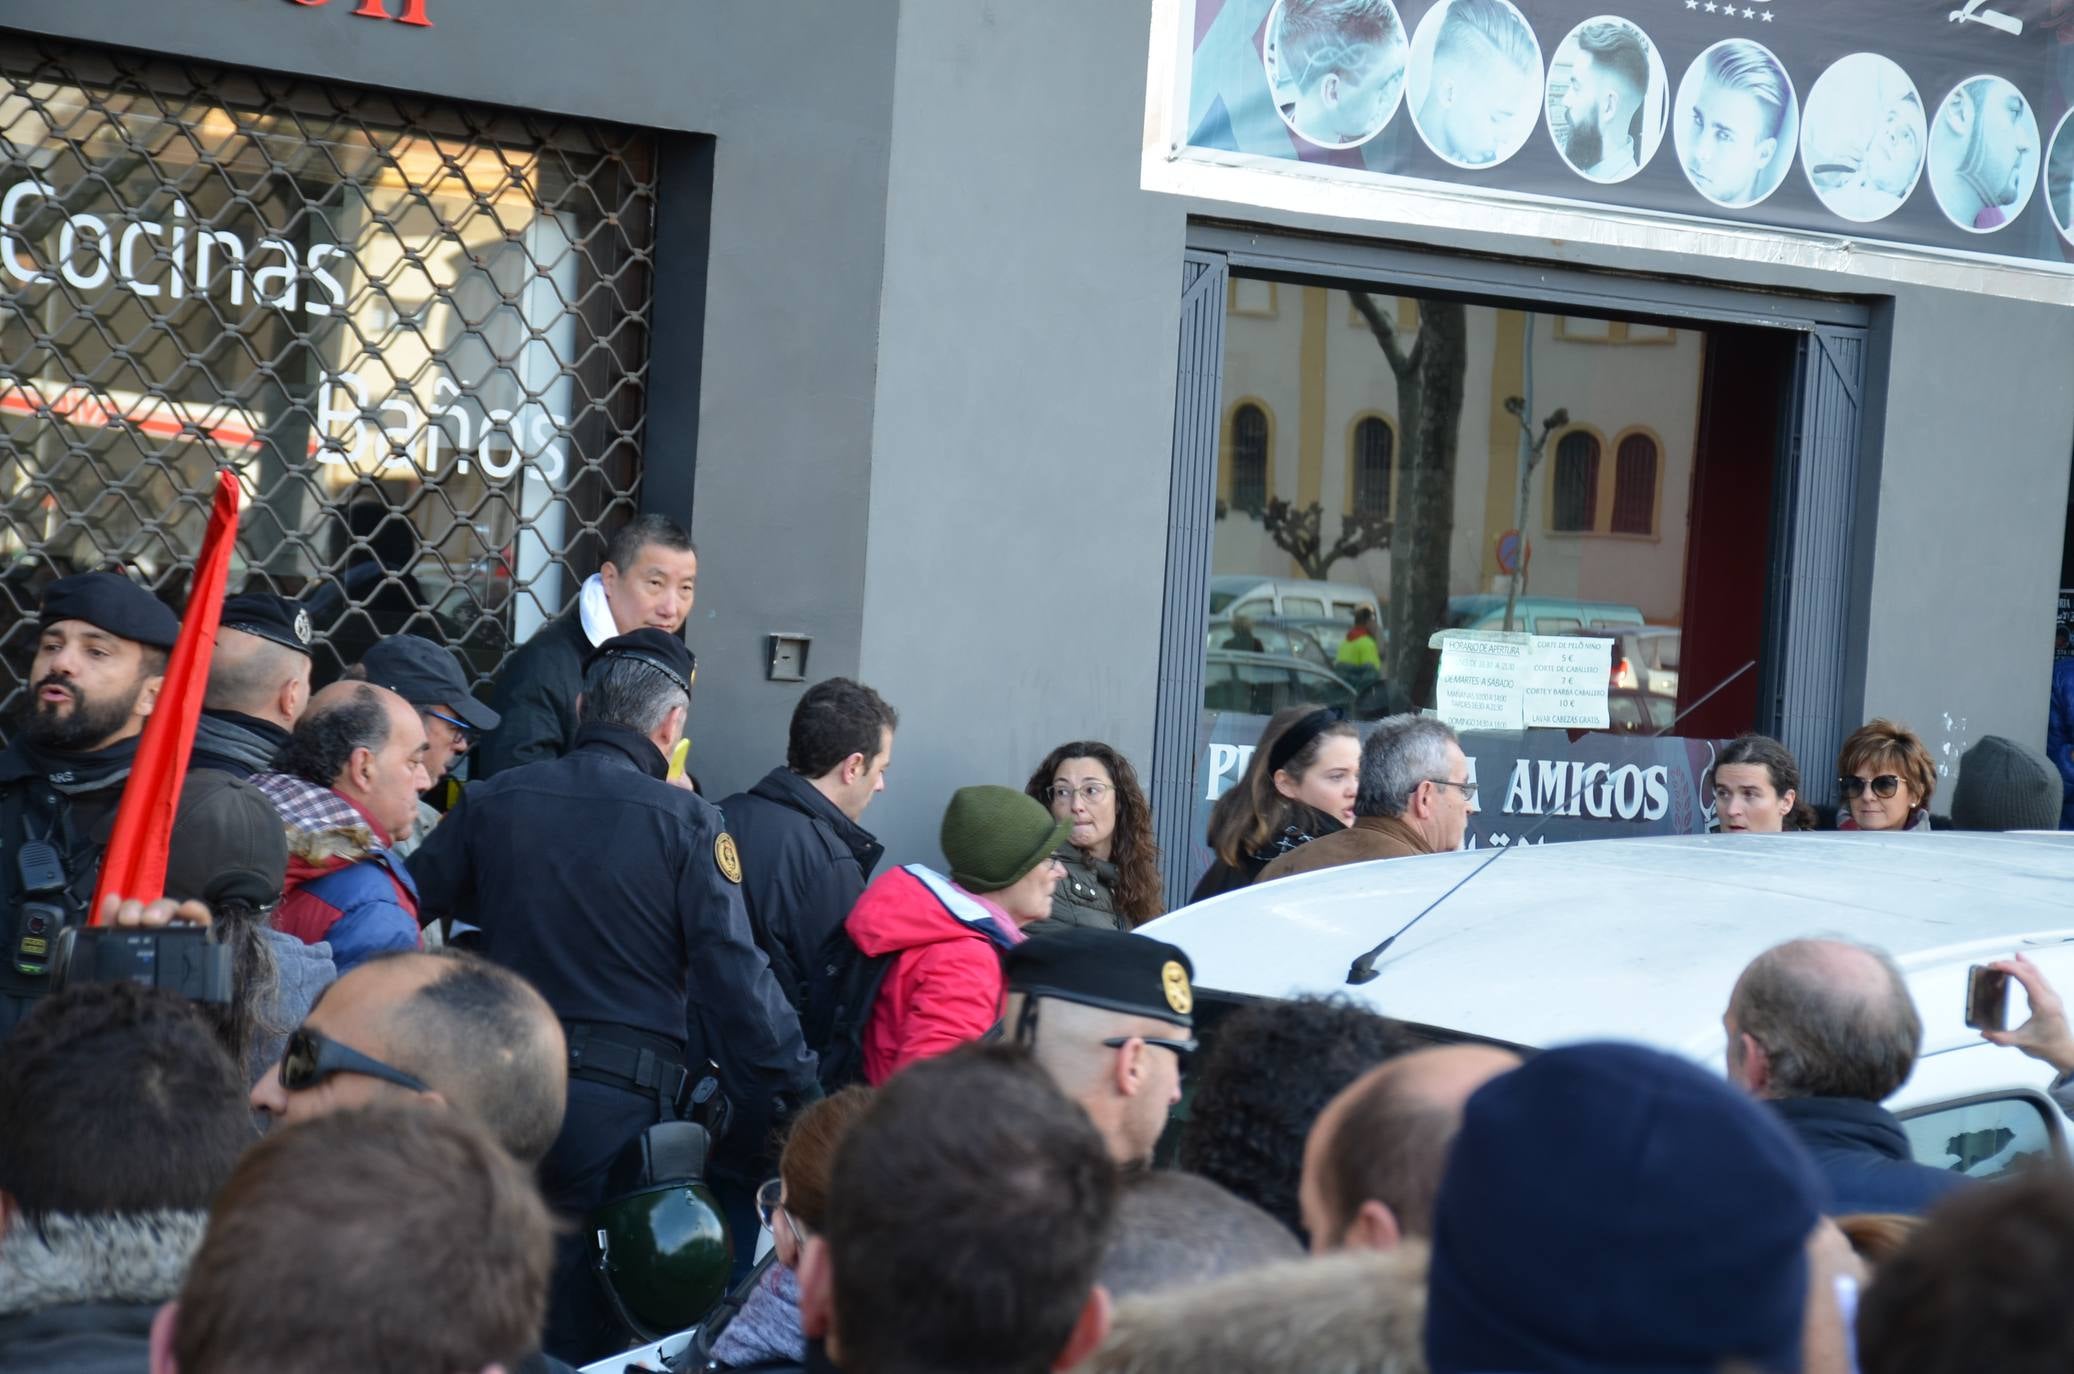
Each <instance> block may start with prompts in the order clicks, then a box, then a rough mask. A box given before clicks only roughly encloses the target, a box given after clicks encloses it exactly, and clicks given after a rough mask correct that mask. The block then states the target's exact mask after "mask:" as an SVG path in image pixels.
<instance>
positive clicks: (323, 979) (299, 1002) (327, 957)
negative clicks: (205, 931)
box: [245, 926, 338, 1083]
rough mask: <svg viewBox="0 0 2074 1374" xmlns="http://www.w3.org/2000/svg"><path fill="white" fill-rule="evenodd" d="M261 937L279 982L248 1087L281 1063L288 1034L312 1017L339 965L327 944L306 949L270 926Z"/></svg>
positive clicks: (247, 1067)
mask: <svg viewBox="0 0 2074 1374" xmlns="http://www.w3.org/2000/svg"><path fill="white" fill-rule="evenodd" d="M260 934H262V935H264V936H265V937H266V945H267V948H268V949H269V950H272V951H273V955H274V968H275V970H276V973H277V976H278V978H279V982H278V984H277V985H276V988H275V992H274V1000H273V1005H271V1006H270V1007H268V1008H267V1011H266V1022H267V1024H266V1027H265V1028H264V1029H262V1030H261V1032H260V1034H259V1036H258V1038H257V1040H256V1041H255V1043H254V1044H253V1047H252V1058H251V1060H250V1061H248V1062H247V1063H246V1065H245V1081H246V1082H248V1083H257V1082H258V1081H259V1076H260V1075H261V1074H263V1073H265V1072H266V1071H267V1069H268V1068H269V1067H271V1066H272V1065H273V1064H274V1062H275V1061H276V1060H278V1059H280V1057H281V1049H282V1047H283V1046H285V1045H286V1044H287V1043H288V1033H289V1032H290V1031H292V1030H294V1029H295V1028H296V1027H297V1026H300V1025H301V1024H302V1022H303V1018H304V1017H305V1016H308V1015H309V1014H310V1007H311V1006H312V1005H313V1004H314V1003H315V1002H316V1000H317V994H318V993H320V992H322V991H324V989H326V988H328V987H330V986H331V985H332V984H333V983H334V982H337V981H338V965H336V964H334V963H333V962H332V959H331V946H330V945H329V944H327V943H326V942H325V941H323V940H319V941H318V942H317V943H316V944H314V945H306V944H304V943H303V942H302V941H300V940H298V939H296V938H295V937H294V936H293V935H289V934H287V933H285V932H283V931H279V930H275V929H274V928H273V927H271V926H269V927H267V928H266V929H264V930H262V931H261V932H260Z"/></svg>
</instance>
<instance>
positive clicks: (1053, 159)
mask: <svg viewBox="0 0 2074 1374" xmlns="http://www.w3.org/2000/svg"><path fill="white" fill-rule="evenodd" d="M1147 33H1148V29H1147V26H1146V12H1145V7H1144V6H1143V5H1138V4H1126V3H1119V0H1044V3H1042V4H1028V3H1020V2H1019V0H908V3H906V4H903V5H902V7H901V15H900V49H899V61H898V65H897V67H896V79H895V95H894V110H893V164H892V188H891V191H890V193H889V195H888V197H887V215H886V290H885V305H884V309H883V311H882V314H881V317H880V329H879V389H878V411H877V415H876V420H875V424H874V428H873V438H872V449H873V455H874V456H873V465H872V490H871V507H870V518H871V528H872V537H871V548H870V552H869V556H868V557H867V559H866V564H865V566H866V572H865V586H864V660H863V661H864V673H865V676H866V678H867V679H868V680H869V681H870V682H871V683H872V684H873V685H874V686H876V687H878V688H879V689H880V690H881V691H882V692H884V693H885V694H886V696H887V698H888V699H889V700H890V701H892V702H893V704H894V705H895V706H896V707H897V708H898V709H899V711H900V713H901V730H900V737H899V742H898V744H897V745H896V747H895V752H894V764H893V772H892V776H891V777H890V778H889V780H888V790H887V795H886V796H885V797H883V798H882V799H881V800H880V801H879V802H878V803H877V805H876V806H875V807H874V808H873V810H872V811H871V812H869V813H867V815H866V818H865V820H866V824H868V825H870V826H871V827H872V828H873V829H874V830H875V831H877V832H878V834H879V835H880V836H881V838H883V839H885V840H886V841H887V843H888V848H889V850H890V853H889V858H890V859H894V860H905V859H924V860H930V861H933V856H935V855H936V853H937V849H936V827H937V823H938V821H939V820H940V819H941V817H942V814H943V805H944V802H945V800H946V799H947V798H948V797H949V795H950V792H951V791H952V789H954V788H956V787H958V786H961V785H963V784H966V783H975V782H996V783H1003V784H1007V785H1010V786H1017V787H1020V786H1021V785H1022V783H1023V782H1024V780H1025V779H1027V777H1028V776H1029V773H1030V770H1031V769H1032V768H1034V767H1035V766H1036V764H1037V763H1038V761H1039V760H1040V759H1041V758H1042V757H1043V755H1044V754H1045V753H1046V752H1047V751H1049V750H1050V749H1051V748H1052V747H1053V746H1054V745H1057V744H1060V743H1063V742H1065V741H1066V740H1069V739H1076V738H1084V737H1088V736H1093V737H1095V738H1100V739H1107V740H1109V741H1110V742H1111V743H1113V744H1115V745H1116V746H1117V747H1118V748H1120V749H1122V750H1123V751H1124V752H1125V753H1126V754H1128V755H1130V756H1131V757H1132V758H1133V759H1135V760H1136V761H1137V762H1138V763H1139V766H1140V767H1141V768H1149V767H1150V764H1151V759H1150V753H1151V746H1152V712H1153V695H1154V694H1153V687H1154V683H1155V681H1156V669H1157V659H1158V640H1159V615H1160V602H1161V596H1162V585H1161V584H1162V580H1163V572H1162V565H1163V562H1164V558H1165V549H1166V539H1165V534H1164V530H1165V524H1166V511H1167V465H1168V461H1169V451H1168V450H1169V440H1170V435H1171V431H1172V427H1173V372H1174V349H1175V329H1176V327H1177V322H1178V320H1179V310H1180V280H1181V249H1182V243H1183V237H1184V220H1183V207H1182V206H1181V205H1180V204H1178V203H1177V202H1174V201H1172V200H1169V199H1166V198H1162V197H1155V196H1148V195H1146V194H1145V193H1143V192H1141V191H1139V190H1138V189H1137V185H1138V166H1137V163H1138V151H1137V147H1138V130H1139V126H1140V124H1141V122H1142V116H1143V110H1144V92H1145V52H1146V41H1147Z"/></svg>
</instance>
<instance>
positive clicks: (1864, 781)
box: [1836, 773, 1901, 801]
mask: <svg viewBox="0 0 2074 1374" xmlns="http://www.w3.org/2000/svg"><path fill="white" fill-rule="evenodd" d="M1836 785H1837V786H1838V787H1840V788H1842V789H1843V794H1844V795H1845V796H1846V797H1855V796H1858V795H1859V794H1860V793H1862V792H1864V791H1865V789H1866V788H1868V787H1870V788H1871V789H1872V795H1874V796H1875V797H1878V798H1879V799H1880V800H1881V801H1885V800H1887V799H1888V798H1889V797H1891V796H1893V795H1894V794H1895V793H1896V792H1899V791H1900V790H1901V779H1900V778H1898V777H1896V776H1894V775H1893V774H1892V773H1882V774H1880V775H1879V776H1878V777H1876V778H1838V779H1837V780H1836Z"/></svg>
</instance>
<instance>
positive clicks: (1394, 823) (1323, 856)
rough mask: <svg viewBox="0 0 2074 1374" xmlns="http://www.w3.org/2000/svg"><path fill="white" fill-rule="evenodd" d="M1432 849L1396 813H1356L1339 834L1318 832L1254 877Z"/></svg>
mask: <svg viewBox="0 0 2074 1374" xmlns="http://www.w3.org/2000/svg"><path fill="white" fill-rule="evenodd" d="M1432 852H1433V846H1432V845H1429V844H1427V843H1426V839H1425V837H1424V836H1423V835H1421V834H1419V832H1418V831H1416V830H1414V829H1412V828H1411V827H1410V826H1408V825H1406V824H1405V823H1404V822H1403V821H1401V820H1399V819H1398V818H1397V817H1395V816H1356V817H1355V818H1354V823H1353V824H1352V825H1350V826H1348V827H1347V828H1346V829H1345V830H1342V831H1340V832H1339V833H1338V834H1335V835H1323V836H1320V837H1319V838H1318V839H1315V840H1312V841H1311V842H1310V843H1309V844H1307V845H1302V846H1300V847H1298V848H1296V849H1292V850H1290V851H1289V852H1288V853H1287V854H1284V855H1282V856H1281V857H1280V858H1278V859H1276V860H1275V861H1274V862H1273V863H1271V864H1269V865H1268V866H1267V867H1266V868H1264V869H1262V870H1261V871H1260V877H1259V878H1258V879H1256V880H1255V881H1257V882H1263V883H1267V882H1273V881H1274V880H1275V879H1276V878H1286V877H1288V876H1289V875H1291V874H1292V873H1314V872H1316V871H1317V870H1318V869H1321V868H1337V867H1339V866H1340V865H1341V864H1358V863H1366V862H1367V861H1368V860H1370V859H1402V858H1406V857H1409V856H1410V855H1413V854H1431V853H1432Z"/></svg>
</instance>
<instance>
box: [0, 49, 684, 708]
mask: <svg viewBox="0 0 2074 1374" xmlns="http://www.w3.org/2000/svg"><path fill="white" fill-rule="evenodd" d="M0 166H4V167H5V169H6V170H5V172H4V173H0V302H4V307H0V557H4V559H5V560H6V568H5V575H4V586H0V657H4V659H5V662H6V670H5V671H6V673H7V677H6V679H5V681H4V682H0V688H4V692H5V695H6V696H7V698H8V700H9V701H10V702H11V701H12V698H13V694H14V693H16V692H18V691H19V690H20V689H21V686H22V681H21V670H22V668H23V667H24V666H25V664H26V660H27V657H28V655H29V653H30V651H31V647H32V646H31V642H30V637H29V635H28V633H27V631H26V628H25V626H24V624H23V621H24V618H25V617H33V614H34V611H35V607H36V604H37V601H38V599H39V597H40V594H41V591H42V588H43V587H44V586H45V585H47V583H48V582H49V581H50V580H51V579H53V578H55V577H59V576H63V575H64V574H66V573H69V572H73V571H78V570H81V569H85V568H92V567H104V566H112V565H122V566H126V567H127V568H129V569H130V570H131V571H132V572H133V573H134V574H136V575H138V576H139V577H141V578H142V579H143V580H145V581H146V582H147V583H149V584H150V585H152V586H153V587H154V588H156V589H157V590H158V591H159V593H160V594H161V595H162V596H164V597H166V599H167V600H169V601H170V602H172V603H173V604H175V605H179V604H181V603H182V601H183V599H184V590H183V584H184V577H185V570H186V568H187V566H188V561H189V560H191V559H192V557H193V555H194V554H195V552H196V550H197V547H198V545H199V542H200V537H201V531H202V527H203V525H204V523H205V520H206V513H207V495H208V487H209V483H208V477H209V474H210V473H211V471H212V470H214V469H216V468H218V467H227V468H229V469H231V470H232V471H234V472H235V473H236V474H237V475H238V477H239V479H240V481H241V482H242V483H243V485H244V489H245V494H246V498H247V506H246V510H245V512H244V515H243V518H242V521H241V526H240V532H239V541H238V555H239V566H236V567H234V569H233V576H232V585H233V587H234V588H238V587H252V588H269V589H272V590H275V591H278V592H281V593H283V594H287V595H292V596H299V597H301V598H303V599H304V601H305V604H306V605H307V606H308V607H309V609H310V610H311V613H312V618H313V620H314V621H315V622H316V628H317V630H318V632H319V634H320V637H321V639H322V640H323V643H324V648H323V650H322V651H321V652H320V654H319V661H318V676H319V678H320V680H322V679H324V678H327V677H329V676H333V675H335V674H336V672H337V671H338V669H339V668H340V667H341V666H342V665H343V664H344V663H350V662H352V661H354V660H355V659H356V658H357V657H358V655H359V652H360V651H361V650H362V649H364V648H365V647H366V646H367V645H368V644H369V643H371V642H373V640H374V639H376V638H378V637H380V636H382V635H386V634H394V633H398V632H403V631H409V632H412V633H417V634H423V635H427V636H430V637H432V638H436V639H441V640H444V641H446V642H448V643H450V644H451V645H453V647H454V648H456V649H457V650H458V651H460V653H461V654H462V655H463V657H464V658H465V659H466V660H467V662H468V664H469V665H470V667H471V668H472V669H473V670H474V671H475V673H476V674H477V675H478V676H479V677H487V676H488V675H489V674H490V673H492V672H493V671H494V670H495V669H496V667H497V666H498V664H499V663H501V661H502V659H503V657H504V656H505V654H506V653H507V652H508V651H509V649H510V647H511V646H512V645H513V644H515V643H517V642H519V641H522V640H523V639H525V638H526V637H527V636H528V635H529V634H530V633H531V632H532V631H533V630H534V629H535V628H537V626H539V625H540V624H541V623H542V622H543V621H544V620H545V619H546V618H547V617H549V616H552V615H553V614H555V613H556V612H558V611H559V610H561V609H562V608H563V607H564V606H566V605H567V604H568V603H569V602H570V600H571V599H572V598H573V596H574V595H575V592H576V588H577V585H578V580H579V579H578V576H577V574H578V573H580V572H585V571H588V569H589V567H590V566H592V565H594V564H595V561H596V557H597V554H598V551H599V549H600V548H601V547H602V545H601V543H600V539H601V536H602V535H603V534H605V533H609V531H610V529H611V528H612V527H613V526H615V525H616V524H618V523H619V522H620V521H622V520H624V519H625V518H627V517H628V516H629V515H631V514H632V513H633V511H634V509H635V505H636V499H637V495H638V490H637V484H638V480H639V460H638V444H639V439H640V425H641V419H642V413H643V400H642V385H643V374H644V369H645V366H646V361H647V352H648V343H647V317H648V306H649V300H650V294H651V283H650V274H651V252H650V249H651V242H652V219H653V208H654V173H653V158H652V153H651V150H650V147H649V145H648V142H647V140H646V138H645V137H644V136H642V135H639V134H636V133H632V132H630V131H625V130H619V129H613V128H608V127H601V126H597V125H593V124H577V123H567V122H560V121H554V120H547V119H536V118H531V117H508V116H504V115H500V114H496V113H493V112H490V111H485V110H478V109H472V108H466V107H455V106H443V105H436V104H431V103H428V102H424V101H420V100H416V99H406V98H402V97H396V96H389V95H380V94H374V93H368V92H360V91H344V90H332V89H327V88H322V87H316V86H311V85H308V84H305V83H298V82H286V81H276V80H273V79H271V78H268V77H264V76H245V75H240V74H235V73H228V72H224V71H221V70H216V69H204V68H198V67H188V66H179V65H173V64H168V63H141V62H131V61H128V60H127V59H122V58H118V57H113V56H106V55H101V54H95V53H88V52H83V51H75V50H70V49H51V48H41V49H38V48H29V47H19V46H17V47H10V48H5V49H0Z"/></svg>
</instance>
